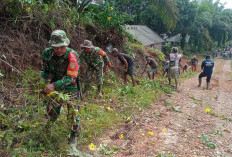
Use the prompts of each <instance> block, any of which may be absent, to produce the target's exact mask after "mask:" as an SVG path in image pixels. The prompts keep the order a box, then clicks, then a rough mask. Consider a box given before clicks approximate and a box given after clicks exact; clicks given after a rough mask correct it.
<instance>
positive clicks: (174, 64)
mask: <svg viewBox="0 0 232 157" xmlns="http://www.w3.org/2000/svg"><path fill="white" fill-rule="evenodd" d="M177 51H178V48H177V47H173V48H172V53H170V55H169V60H170V63H169V72H168V79H169V84H170V85H171V78H174V79H175V89H177V87H178V80H177V79H178V77H179V74H180V70H179V64H180V62H181V55H180V54H178V53H177Z"/></svg>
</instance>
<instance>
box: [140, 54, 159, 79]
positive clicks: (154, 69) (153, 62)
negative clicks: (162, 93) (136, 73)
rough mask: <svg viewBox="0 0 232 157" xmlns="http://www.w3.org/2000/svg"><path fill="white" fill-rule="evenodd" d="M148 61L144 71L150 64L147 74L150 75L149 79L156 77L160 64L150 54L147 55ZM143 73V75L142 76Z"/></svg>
mask: <svg viewBox="0 0 232 157" xmlns="http://www.w3.org/2000/svg"><path fill="white" fill-rule="evenodd" d="M146 61H147V63H146V65H145V68H144V71H143V73H144V72H145V70H146V68H147V66H148V64H149V66H150V68H148V69H147V75H148V77H149V79H154V78H155V73H156V72H157V69H158V66H159V65H158V63H157V62H156V60H155V59H153V58H151V57H149V56H146ZM143 73H142V75H143ZM142 75H141V77H142Z"/></svg>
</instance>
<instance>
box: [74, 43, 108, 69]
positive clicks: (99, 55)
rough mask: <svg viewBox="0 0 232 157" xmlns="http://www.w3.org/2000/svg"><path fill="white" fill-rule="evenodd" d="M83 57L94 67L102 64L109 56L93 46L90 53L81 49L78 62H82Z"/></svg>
mask: <svg viewBox="0 0 232 157" xmlns="http://www.w3.org/2000/svg"><path fill="white" fill-rule="evenodd" d="M83 59H84V60H85V62H86V64H87V65H88V66H89V67H90V68H95V67H97V66H99V65H100V66H101V65H103V63H104V62H106V63H108V62H109V57H108V56H107V54H106V53H105V52H104V51H103V50H102V49H100V48H99V47H95V48H94V50H93V51H92V52H91V53H85V52H84V51H83V52H82V53H81V55H80V61H79V63H80V64H81V63H82V62H83Z"/></svg>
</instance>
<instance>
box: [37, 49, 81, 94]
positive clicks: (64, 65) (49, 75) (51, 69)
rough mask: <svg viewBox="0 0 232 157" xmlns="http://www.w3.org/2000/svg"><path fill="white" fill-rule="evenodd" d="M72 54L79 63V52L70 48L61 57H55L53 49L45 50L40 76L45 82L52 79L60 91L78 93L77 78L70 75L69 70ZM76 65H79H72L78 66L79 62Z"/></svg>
mask: <svg viewBox="0 0 232 157" xmlns="http://www.w3.org/2000/svg"><path fill="white" fill-rule="evenodd" d="M70 54H72V55H73V56H74V59H75V60H76V61H77V59H78V54H77V52H75V51H74V50H72V49H70V48H68V47H67V50H66V52H65V54H64V55H63V56H60V57H59V56H57V55H55V53H54V51H53V48H52V47H49V48H47V49H45V50H44V51H43V53H42V69H41V72H40V76H42V77H43V78H44V79H45V81H48V80H49V79H51V82H52V83H53V84H54V86H55V88H56V89H58V90H68V91H77V86H76V85H77V83H76V78H75V77H72V75H69V71H68V70H67V69H68V67H69V63H70V60H69V56H70ZM76 64H77V65H75V63H74V65H73V64H72V65H71V66H72V67H73V66H78V62H76ZM76 75H77V74H76Z"/></svg>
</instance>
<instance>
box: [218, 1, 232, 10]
mask: <svg viewBox="0 0 232 157" xmlns="http://www.w3.org/2000/svg"><path fill="white" fill-rule="evenodd" d="M215 1H216V0H214V2H215ZM220 2H221V3H225V2H226V3H227V4H226V5H225V8H230V9H232V0H220Z"/></svg>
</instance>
